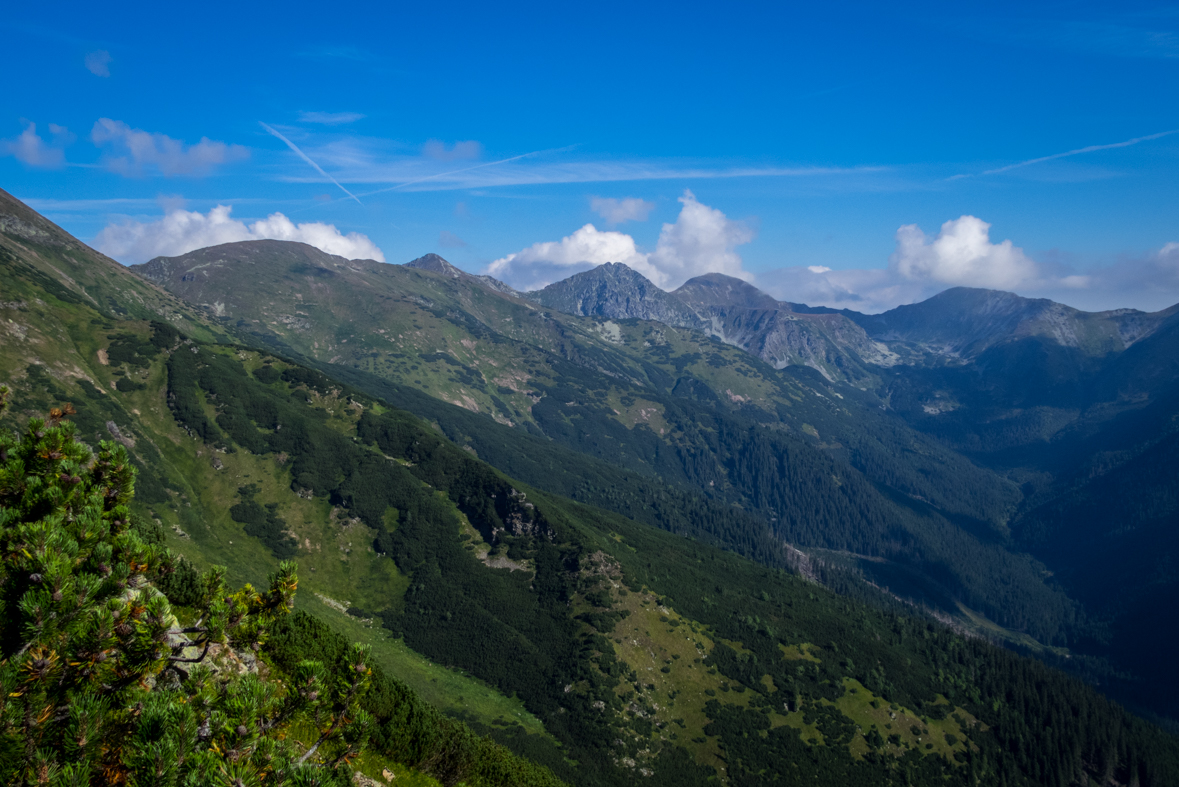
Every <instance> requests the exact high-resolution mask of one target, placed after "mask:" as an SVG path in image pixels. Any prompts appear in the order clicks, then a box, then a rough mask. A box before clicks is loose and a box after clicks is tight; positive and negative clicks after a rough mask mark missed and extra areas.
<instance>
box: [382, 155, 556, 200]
mask: <svg viewBox="0 0 1179 787" xmlns="http://www.w3.org/2000/svg"><path fill="white" fill-rule="evenodd" d="M573 147H576V146H574V145H570V146H569V147H564V148H553V149H552V150H534V151H532V152H531V153H521V154H520V155H519V156H512V157H511V158H504V159H500V160H499V161H488V162H485V163H483V164H476V165H475V166H473V167H463V168H462V169H452V170H450V171H449V172H439V173H436V174H434V175H427V176H425V177H424V178H417V179H415V180H407V181H405V182H404V183H398V184H397V185H396V186H389V187H388V188H384V189H377V190H376V191H366V192H364V193H363V194H362V195H361V196H364V197H370V196H372V195H373V194H381V193H384V192H386V191H396V190H397V189H400V188H404V187H406V186H412V185H413V184H415V183H421V182H422V181H426V180H433V179H435V178H443V177H446V176H447V175H457V174H459V173H460V172H470V171H471V170H473V169H482V168H483V167H493V166H495V165H496V164H507V163H508V162H509V161H518V160H520V159H522V158H528V157H529V156H538V155H540V154H541V153H560V152H561V151H563V150H570V149H571V148H573Z"/></svg>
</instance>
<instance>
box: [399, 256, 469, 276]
mask: <svg viewBox="0 0 1179 787" xmlns="http://www.w3.org/2000/svg"><path fill="white" fill-rule="evenodd" d="M405 265H406V267H408V268H418V269H419V270H423V271H434V272H435V273H441V274H443V275H444V276H449V277H451V278H452V279H458V278H462V277H463V276H465V275H467V274H466V273H464V272H463V271H460V270H459V269H458V268H456V267H454V266H453V265H451V264H450V263H449V262H447V261H446V260H444V259H442V258H441V257H439V256H438V255H437V254H425V255H422V256H421V257H418V258H417V259H416V260H410V261H409V262H407V263H405Z"/></svg>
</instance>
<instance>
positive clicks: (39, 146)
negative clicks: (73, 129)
mask: <svg viewBox="0 0 1179 787" xmlns="http://www.w3.org/2000/svg"><path fill="white" fill-rule="evenodd" d="M49 132H50V133H51V134H52V135H53V137H54V143H55V144H53V145H50V144H49V143H47V142H46V141H45V140H44V139H43V138H42V137H41V136H40V135H38V134H37V124H36V123H26V124H25V130H24V131H23V132H21V134H20V136H18V137H17V138H16V139H6V140H2V141H0V153H2V154H4V155H8V156H14V157H16V160H17V161H20V162H21V163H22V164H27V165H29V166H30V167H45V168H46V169H57V168H58V167H64V166H65V163H66V160H65V153H64V152H63V151H62V149H61V147H60V146H61V145H66V144H69V142H71V141H72V140H73V135H72V134H70V132H69V130H68V129H66V128H65V127H64V126H59V125H57V124H55V123H50V124H49Z"/></svg>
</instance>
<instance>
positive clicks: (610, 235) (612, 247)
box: [487, 224, 655, 291]
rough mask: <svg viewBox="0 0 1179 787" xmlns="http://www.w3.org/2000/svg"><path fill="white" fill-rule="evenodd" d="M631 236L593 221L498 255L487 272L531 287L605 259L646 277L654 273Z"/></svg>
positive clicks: (518, 287)
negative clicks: (601, 227) (556, 237)
mask: <svg viewBox="0 0 1179 787" xmlns="http://www.w3.org/2000/svg"><path fill="white" fill-rule="evenodd" d="M648 256H649V255H646V254H643V253H641V252H640V251H639V250H638V248H637V247H636V246H635V239H634V238H632V237H631V236H629V235H627V234H625V233H622V232H613V231H605V232H604V231H602V230H599V229H598V228H597V227H595V226H594V225H593V224H586V225H585V226H584V227H582V228H581V229H579V230H577V231H576V232H574V233H573V234H572V235H568V236H566V237H564V238H562V239H561V240H559V241H547V242H544V243H534V244H532V245H531V246H529V247H528V248H526V249H524V250H523V251H519V252H516V253H515V254H509V255H508V256H506V257H501V258H500V259H498V260H496V261H495V262H493V263H491V265H489V266H488V267H487V272H488V273H489V274H491V275H492V276H495V277H496V278H497V279H500V280H501V281H504V282H507V283H508V284H511V285H512V286H513V287H515V288H516V289H518V290H522V291H526V290H534V289H539V288H541V287H544V286H545V285H547V284H551V283H552V282H554V281H558V280H560V279H563V278H565V277H567V276H572V275H573V274H574V273H578V272H580V271H584V270H588V269H590V268H595V267H597V266H598V265H601V264H603V263H606V262H621V263H624V264H626V265H629V266H630V267H631V268H634V269H635V270H637V271H638V272H639V273H642V274H643V275H644V276H646V277H647V278H651V277H652V274H653V273H655V271H653V269H652V268H651V266H650V265H649V264H648V262H647V258H648Z"/></svg>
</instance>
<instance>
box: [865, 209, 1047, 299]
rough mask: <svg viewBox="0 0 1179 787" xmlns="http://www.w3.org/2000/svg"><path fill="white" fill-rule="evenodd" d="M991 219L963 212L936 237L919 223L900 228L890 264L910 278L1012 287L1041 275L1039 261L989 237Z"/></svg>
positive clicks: (967, 285) (958, 283) (980, 285)
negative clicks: (986, 219)
mask: <svg viewBox="0 0 1179 787" xmlns="http://www.w3.org/2000/svg"><path fill="white" fill-rule="evenodd" d="M990 229H991V225H990V224H987V223H986V222H985V221H983V220H982V219H978V218H975V217H974V216H962V217H960V218H957V219H954V220H952V221H947V222H946V223H945V224H943V225H942V228H941V231H940V232H939V233H938V235H937V237H936V238H934V239H933V240H932V241H931V240H929V239H928V238H927V237H926V235H925V233H924V232H922V231H921V228H919V227H918V226H917V225H916V224H906V225H905V226H903V227H901V228H900V229H898V230H897V236H896V239H897V246H896V251H894V252H893V254H892V256H891V257H889V260H888V264H889V268H890V269H892V270H895V271H896V272H897V273H899V274H900V275H901V276H903V277H904V278H906V279H910V280H930V281H935V282H940V283H943V284H950V285H961V286H966V287H987V288H991V289H997V290H1011V289H1015V288H1017V287H1019V286H1020V285H1022V284H1026V283H1028V282H1030V281H1034V280H1035V279H1037V278H1038V276H1039V271H1038V270H1037V268H1036V263H1035V262H1033V261H1032V260H1031V259H1029V258H1028V257H1027V255H1025V254H1024V253H1023V249H1020V248H1017V247H1016V246H1014V245H1013V244H1012V243H1011V241H1009V240H1005V241H1003V242H1002V243H991V239H990Z"/></svg>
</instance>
